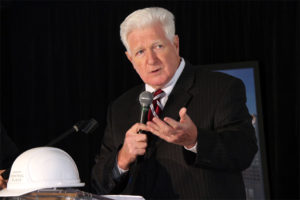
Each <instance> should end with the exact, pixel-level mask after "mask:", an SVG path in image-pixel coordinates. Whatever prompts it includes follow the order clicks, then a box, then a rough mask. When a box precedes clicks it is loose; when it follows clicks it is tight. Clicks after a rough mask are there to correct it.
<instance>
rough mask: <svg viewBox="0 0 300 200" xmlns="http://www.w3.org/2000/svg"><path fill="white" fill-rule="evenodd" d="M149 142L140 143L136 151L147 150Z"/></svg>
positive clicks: (137, 144)
mask: <svg viewBox="0 0 300 200" xmlns="http://www.w3.org/2000/svg"><path fill="white" fill-rule="evenodd" d="M147 146H148V145H147V142H138V143H136V146H135V148H136V149H146V148H147Z"/></svg>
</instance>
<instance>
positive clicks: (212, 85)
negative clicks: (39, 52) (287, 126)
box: [92, 8, 257, 199]
mask: <svg viewBox="0 0 300 200" xmlns="http://www.w3.org/2000/svg"><path fill="white" fill-rule="evenodd" d="M120 33H121V39H122V42H123V44H124V45H125V47H126V50H127V51H126V56H127V58H128V59H129V61H130V62H131V63H132V65H133V67H134V69H135V70H136V72H137V73H138V75H139V76H140V78H141V79H142V80H143V82H144V83H145V85H140V86H137V87H135V88H133V89H131V90H129V91H128V92H126V93H125V94H123V95H122V96H120V97H119V98H118V99H117V100H116V101H114V102H113V103H112V104H111V106H110V107H109V109H108V116H107V128H106V131H105V134H104V138H103V143H102V146H101V151H100V154H99V156H98V157H97V159H96V164H95V166H94V168H93V172H92V176H93V177H92V178H93V184H94V187H95V189H96V190H97V192H98V193H100V194H108V193H123V194H134V195H142V196H143V197H145V198H146V199H147V198H151V199H155V198H158V199H162V198H171V199H184V198H188V199H201V198H245V188H244V184H243V179H242V175H241V171H242V170H244V169H246V168H247V167H248V166H249V165H250V164H251V161H252V159H253V157H254V155H255V153H256V151H257V145H256V138H255V134H254V129H253V127H252V125H251V116H250V115H249V113H248V110H247V108H246V106H245V102H246V98H245V88H244V86H243V84H242V82H241V81H240V80H238V79H236V78H233V77H231V76H228V75H225V74H222V73H216V72H207V71H204V70H201V69H200V68H199V67H193V66H191V65H190V64H189V63H188V62H186V61H185V60H184V59H183V58H181V57H180V55H179V37H178V36H177V35H175V25H174V16H173V14H172V13H170V12H169V11H167V10H165V9H163V8H145V9H142V10H137V11H135V12H133V13H132V14H130V15H129V16H128V17H127V18H126V19H125V20H124V21H123V23H122V24H121V30H120ZM144 90H146V91H149V92H153V93H154V100H153V105H152V106H151V109H150V111H149V112H150V113H149V119H148V120H149V121H148V122H147V123H146V124H141V123H137V122H138V121H139V115H140V114H139V113H140V106H139V103H138V97H139V94H140V93H141V92H142V91H144ZM155 91H159V92H155ZM161 92H162V93H161ZM157 93H159V94H158V95H157ZM156 95H157V96H159V97H156ZM157 105H158V107H160V108H158V107H157ZM154 106H156V107H154ZM160 109H162V113H161V114H160V116H159V117H158V114H156V113H155V110H156V111H159V110H160ZM152 116H154V117H153V118H152ZM140 130H143V131H146V132H148V134H139V132H140Z"/></svg>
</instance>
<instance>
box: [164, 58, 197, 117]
mask: <svg viewBox="0 0 300 200" xmlns="http://www.w3.org/2000/svg"><path fill="white" fill-rule="evenodd" d="M194 79H195V73H193V69H192V67H191V66H190V64H188V63H186V66H185V68H184V70H183V72H182V74H181V76H180V77H179V79H178V81H177V83H176V85H175V87H174V89H173V91H172V92H171V94H170V96H169V98H168V101H167V103H166V105H165V107H164V110H163V114H162V119H163V117H171V118H173V119H175V120H179V110H180V109H181V108H182V107H184V106H187V105H188V103H189V102H190V100H191V98H192V95H191V94H190V92H189V90H190V89H191V87H192V86H193V83H194Z"/></svg>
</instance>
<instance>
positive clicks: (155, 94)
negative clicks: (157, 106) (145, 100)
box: [153, 89, 165, 100]
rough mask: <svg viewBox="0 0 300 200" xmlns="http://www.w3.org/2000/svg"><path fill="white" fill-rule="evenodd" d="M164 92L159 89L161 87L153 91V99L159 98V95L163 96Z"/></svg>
mask: <svg viewBox="0 0 300 200" xmlns="http://www.w3.org/2000/svg"><path fill="white" fill-rule="evenodd" d="M164 94H165V93H164V91H163V90H161V89H158V90H156V91H155V92H154V94H153V100H157V99H160V98H161V97H163V96H164Z"/></svg>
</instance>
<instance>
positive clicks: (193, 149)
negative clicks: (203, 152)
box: [184, 142, 198, 153]
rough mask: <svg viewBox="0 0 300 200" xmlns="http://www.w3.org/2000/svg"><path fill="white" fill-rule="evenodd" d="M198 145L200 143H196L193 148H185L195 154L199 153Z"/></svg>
mask: <svg viewBox="0 0 300 200" xmlns="http://www.w3.org/2000/svg"><path fill="white" fill-rule="evenodd" d="M197 145H198V142H196V144H195V145H194V146H193V147H191V148H187V147H184V148H185V149H186V150H188V151H191V152H194V153H197Z"/></svg>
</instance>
